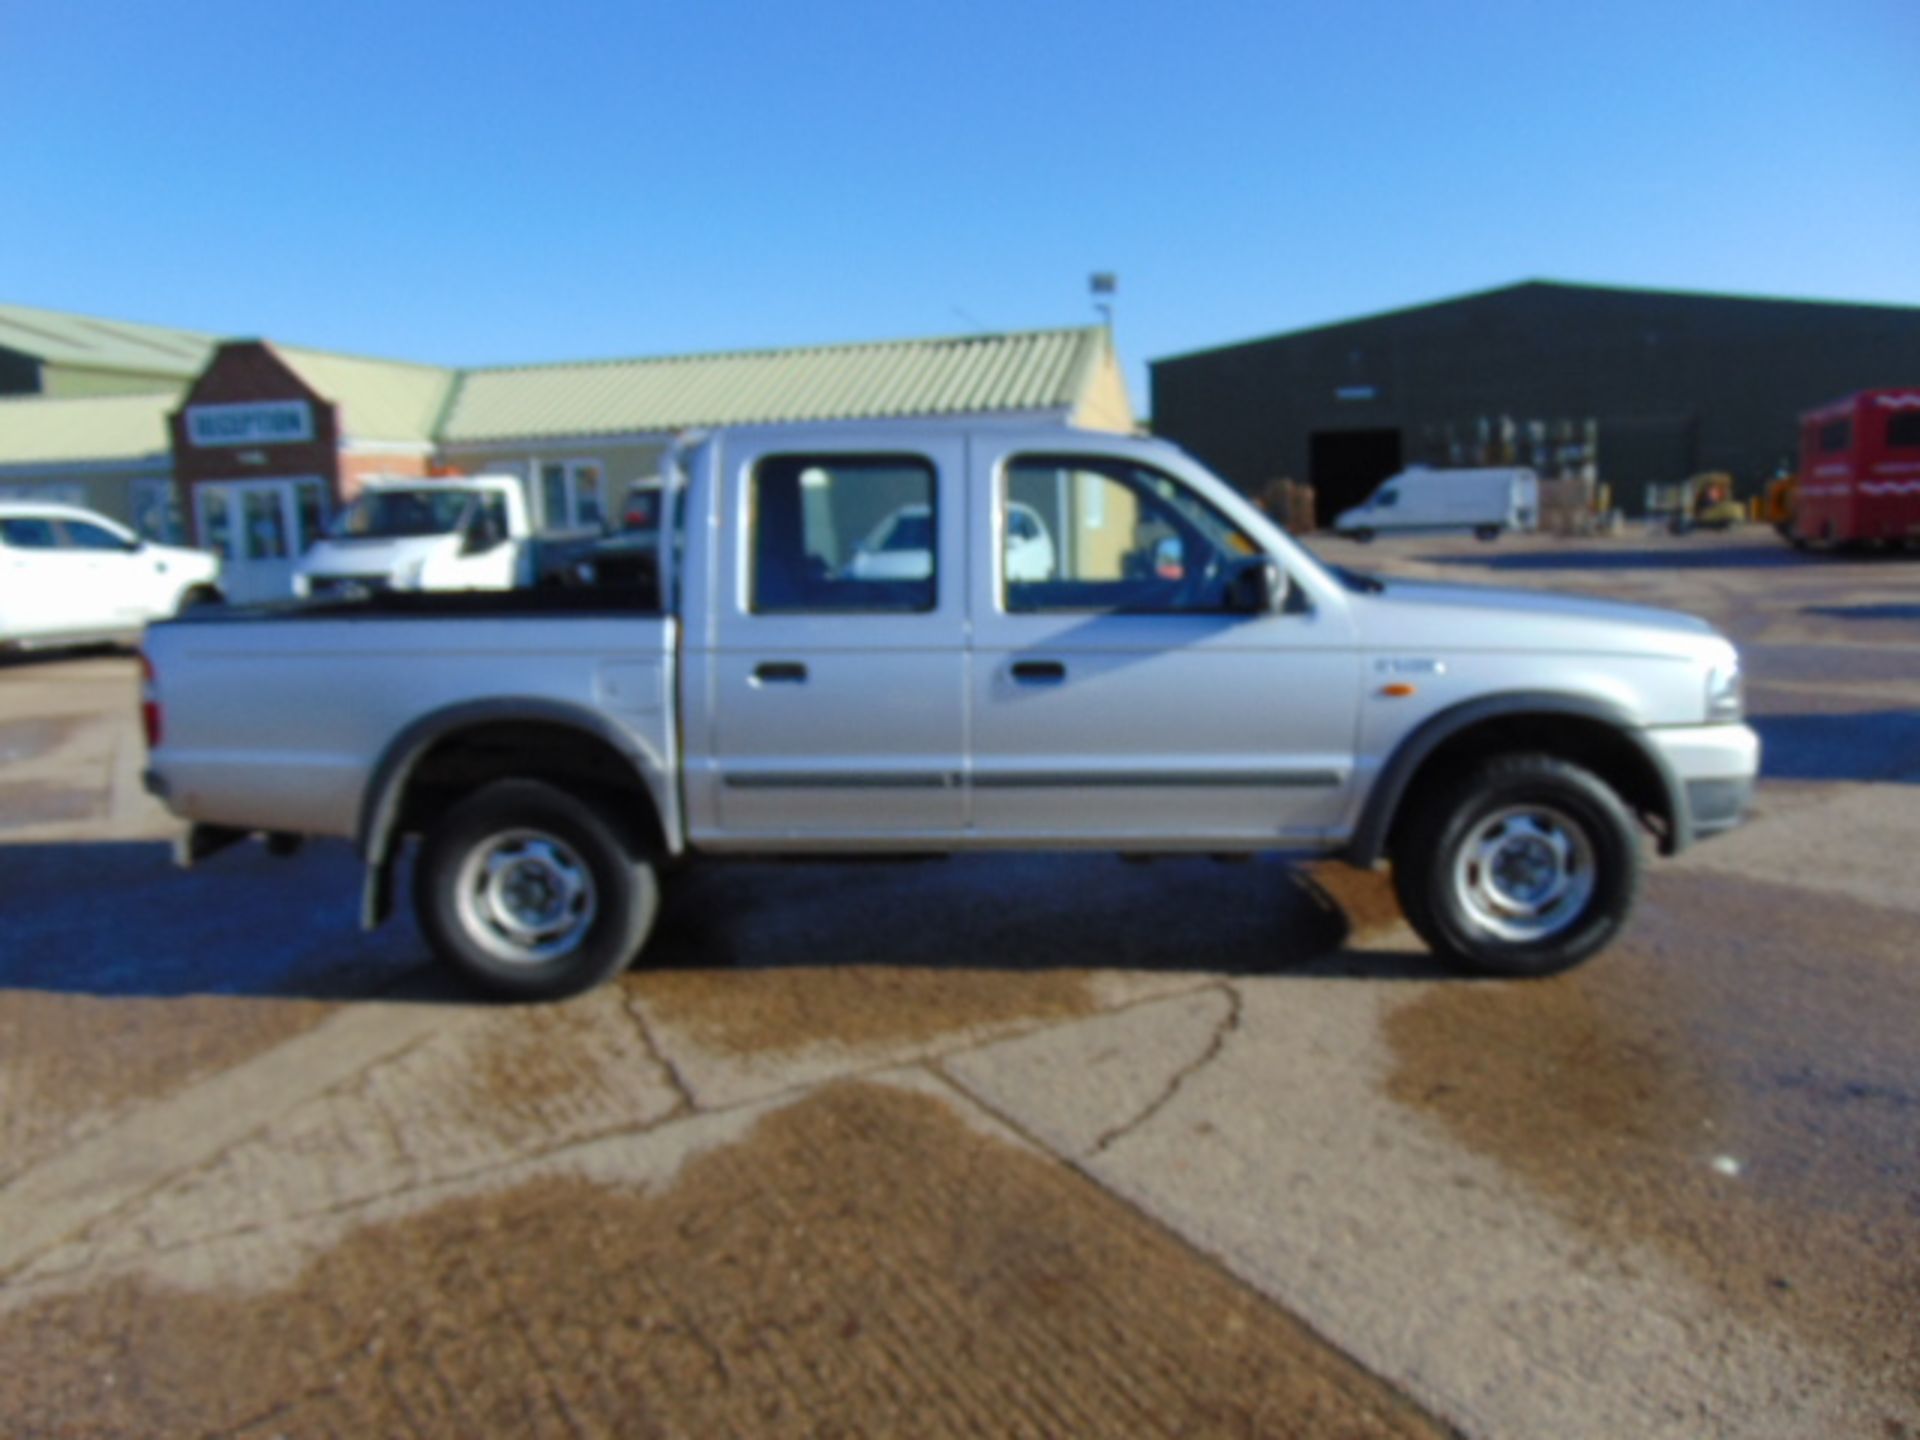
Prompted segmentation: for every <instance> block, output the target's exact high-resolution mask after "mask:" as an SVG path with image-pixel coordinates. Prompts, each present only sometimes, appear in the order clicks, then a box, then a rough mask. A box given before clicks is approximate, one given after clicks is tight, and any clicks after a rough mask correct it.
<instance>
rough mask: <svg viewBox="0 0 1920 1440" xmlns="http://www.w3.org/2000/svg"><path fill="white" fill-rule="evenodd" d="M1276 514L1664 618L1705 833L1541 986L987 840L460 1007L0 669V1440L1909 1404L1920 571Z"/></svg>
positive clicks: (672, 931)
mask: <svg viewBox="0 0 1920 1440" xmlns="http://www.w3.org/2000/svg"><path fill="white" fill-rule="evenodd" d="M1321 548H1322V551H1323V553H1325V554H1326V555H1327V556H1328V558H1330V559H1336V560H1339V561H1341V562H1343V563H1349V564H1355V565H1359V566H1362V567H1363V568H1364V567H1372V568H1377V569H1379V570H1381V571H1382V572H1383V573H1387V574H1389V575H1391V574H1406V575H1422V576H1431V577H1438V578H1453V579H1460V580H1470V581H1476V582H1479V581H1485V582H1491V583H1497V584H1510V585H1523V586H1530V587H1538V588H1550V589H1557V590H1572V591H1579V592H1583V593H1592V594H1600V595H1608V596H1615V597H1618V598H1622V599H1629V600H1635V601H1643V602H1648V603H1654V604H1663V605H1670V606H1675V607H1677V608H1682V609H1687V610H1692V611H1694V612H1696V613H1700V614H1704V615H1706V616H1707V617H1708V618H1710V619H1712V620H1713V621H1714V622H1715V623H1716V624H1718V625H1720V626H1721V627H1722V628H1723V629H1725V630H1726V631H1727V632H1728V633H1729V634H1731V635H1732V636H1733V637H1734V638H1735V639H1736V640H1737V641H1739V642H1740V644H1741V646H1742V648H1743V654H1744V657H1745V660H1746V664H1747V669H1748V677H1749V709H1750V711H1751V712H1752V717H1753V723H1754V724H1755V726H1756V728H1758V729H1759V730H1760V731H1761V732H1762V735H1763V737H1764V739H1765V742H1766V747H1767V748H1766V760H1765V778H1764V780H1763V783H1762V786H1761V790H1760V795H1759V798H1758V802H1757V806H1756V813H1755V815H1754V817H1753V818H1752V820H1751V821H1750V823H1749V824H1748V825H1747V826H1745V827H1744V828H1743V829H1741V830H1740V831H1738V832H1736V833H1734V834H1733V835H1730V836H1727V837H1724V838H1722V839H1719V840H1715V841H1713V842H1711V843H1709V844H1706V845H1703V846H1700V847H1698V848H1697V849H1696V850H1694V851H1692V852H1690V853H1689V854H1688V855H1687V856H1685V857H1682V858H1681V859H1679V860H1677V861H1665V862H1654V863H1653V864H1651V865H1650V868H1649V872H1648V879H1647V883H1646V885H1645V889H1644V894H1643V898H1642V904H1641V907H1640V910H1639V912H1638V914H1637V916H1636V918H1635V920H1634V922H1633V923H1632V925H1631V926H1630V927H1629V929H1628V931H1627V932H1626V934H1625V935H1624V937H1623V938H1622V939H1621V940H1620V942H1619V943H1617V944H1616V945H1615V946H1614V947H1613V948H1612V949H1611V950H1609V951H1608V952H1607V953H1605V954H1604V955H1602V956H1600V957H1599V958H1597V959H1596V960H1594V961H1592V962H1591V963H1589V964H1588V965H1586V966H1584V967H1582V968H1581V969H1579V970H1577V971H1575V972H1573V973H1571V974H1569V975H1566V976H1563V977H1560V978H1558V979H1554V980H1549V981H1540V982H1523V983H1508V982H1493V981H1483V980H1466V979H1459V978H1456V977H1454V976H1453V975H1451V974H1450V973H1449V972H1447V971H1446V970H1444V969H1442V968H1441V967H1439V966H1437V965H1436V964H1435V963H1434V962H1432V961H1431V960H1430V959H1429V958H1428V957H1427V956H1426V955H1425V954H1424V952H1423V951H1422V950H1421V948H1420V947H1419V945H1418V943H1417V942H1416V941H1415V940H1414V938H1413V937H1412V935H1411V933H1410V932H1409V931H1407V930H1406V928H1405V927H1404V925H1403V924H1402V923H1401V922H1400V920H1399V917H1398V913H1397V910H1396V909H1395V907H1394V904H1393V901H1392V898H1391V892H1390V889H1389V888H1388V887H1387V885H1386V883H1385V880H1384V877H1381V876H1371V875H1359V874H1355V873H1353V872H1349V871H1345V870H1343V869H1341V868H1339V867H1335V866H1326V867H1319V866H1316V867H1307V868H1302V869H1290V868H1288V867H1285V866H1282V865H1280V864H1278V863H1277V862H1269V861H1255V862H1252V863H1248V864H1241V865H1220V864H1215V863H1213V862H1210V861H1207V860H1204V859H1197V858H1196V859H1191V860H1189V859H1179V860H1167V861H1158V862H1155V863H1153V864H1151V865H1146V866H1139V865H1130V864H1124V863H1122V862H1120V861H1118V860H1116V859H1114V858H1112V857H1105V856H1069V857H1061V856H1034V857H1020V856H1008V857H981V858H973V859H966V860H958V861H952V862H947V863H942V864H927V865H913V866H899V867H894V866H885V867H882V866H842V865H831V864H812V865H804V866H794V867H789V868H779V867H771V866H756V865H743V866H728V867H723V868H716V869H713V870H710V871H696V872H694V873H693V874H691V875H689V876H687V877H685V879H684V883H682V884H680V885H679V886H678V887H677V889H676V890H675V892H674V893H673V895H672V898H671V902H670V908H669V911H668V913H667V915H666V916H665V917H664V919H663V922H662V928H661V930H660V932H659V934H658V935H657V936H656V939H655V942H654V944H653V945H652V946H650V947H649V950H648V953H647V956H646V963H645V966H644V968H641V969H638V970H636V971H634V972H633V973H632V974H630V975H628V976H627V977H625V978H624V979H623V980H622V981H621V982H620V983H618V984H616V985H613V986H609V987H607V988H605V989H603V990H601V991H599V992H596V993H595V994H592V995H588V996H584V997H581V998H580V999H578V1000H575V1001H571V1002H568V1003H566V1004H563V1005H555V1006H543V1007H512V1006H500V1005H488V1004H479V1003H475V1002H474V1001H473V1000H472V999H471V997H469V996H467V995H465V994H464V993H462V992H461V991H459V990H458V989H457V988H456V987H454V986H452V985H451V984H450V983H448V982H446V981H444V980H442V979H441V977H440V976H439V975H438V973H437V972H436V971H435V970H434V969H433V968H432V967H431V966H430V965H428V964H427V963H426V961H425V953H424V949H423V947H422V945H421V943H420V941H419V938H418V936H417V934H416V933H415V932H414V931H413V929H412V927H411V926H410V924H408V923H407V922H405V921H404V920H403V921H398V922H396V923H395V924H393V925H391V926H389V927H388V928H387V929H385V930H382V931H380V932H377V933H375V934H374V935H371V936H366V935H362V934H361V933H359V931H358V930H357V928H356V925H355V911H356V904H355V901H356V898H357V888H356V887H357V867H356V865H355V862H354V860H353V857H352V855H351V854H350V853H349V852H348V851H347V849H346V848H345V847H344V846H334V845H314V846H311V847H309V848H308V849H307V850H305V851H303V852H302V853H301V854H300V855H299V856H297V857H295V858H293V859H291V860H276V859H271V858H269V857H267V856H266V855H265V854H264V852H262V851H260V850H259V849H258V848H257V847H252V848H249V849H244V850H241V851H237V852H231V853H229V854H227V855H224V856H222V857H220V858H219V859H217V860H216V861H214V862H212V863H210V864H208V865H207V866H205V867H203V868H201V869H199V870H196V871H194V872H192V873H181V872H178V871H176V870H174V869H173V868H172V867H171V865H170V861H169V856H168V850H167V845H166V840H167V837H168V836H169V835H170V834H171V823H170V822H169V820H168V818H167V817H166V816H165V815H164V814H163V813H161V812H160V811H159V810H158V809H157V808H156V807H154V806H153V805H152V803H151V802H150V801H148V800H147V799H146V797H145V796H144V795H143V794H142V793H141V792H140V789H139V785H138V772H139V769H140V765H141V763H142V753H141V746H140V741H139V737H138V733H137V723H136V701H137V693H136V687H137V680H136V677H135V673H134V667H133V665H132V662H131V661H130V660H128V659H127V658H126V657H124V656H117V655H87V656H76V657H59V658H43V659H34V660H29V661H19V662H12V663H6V664H0V905H3V906H4V910H3V912H0V913H4V929H3V930H0V1415H4V1416H5V1417H6V1422H5V1425H4V1427H3V1428H4V1430H5V1433H6V1434H8V1435H9V1436H13V1435H28V1436H33V1435H63V1436H64V1435H102V1436H106V1435H112V1436H120V1435H125V1436H136V1435H156V1434H166V1435H223V1436H225V1435H236V1436H239V1435H246V1436H263V1437H264V1436H269V1435H280V1434H285V1435H314V1434H341V1435H366V1434H395V1435H406V1434H413V1435H472V1434H490V1433H508V1432H511V1433H516V1434H518V1433H528V1434H536V1435H538V1434H555V1435H692V1436H707V1435H728V1434H737V1435H787V1434H792V1435H849V1436H851V1435H890V1434H916V1435H919V1434H925V1435H956V1436H958V1435H996V1436H997V1435H1036V1436H1040V1435H1045V1436H1054V1435H1075V1436H1078V1435H1114V1436H1139V1435H1155V1434H1164V1435H1175V1434H1178V1435H1248V1436H1279V1435H1302V1436H1319V1435H1327V1436H1371V1435H1457V1434H1465V1435H1472V1436H1501V1437H1506V1436H1513V1437H1532V1436H1541V1435H1554V1436H1569V1437H1572V1436H1620V1435H1635V1436H1655V1435H1672V1436H1690V1437H1691V1436H1718V1435H1725V1436H1766V1435H1779V1436H1796V1437H1798V1436H1810V1435H1821V1436H1842V1435H1845V1436H1851V1435H1858V1436H1865V1437H1873V1440H1920V1078H1916V1077H1920V966H1917V965H1916V956H1915V946H1914V941H1913V937H1914V935H1915V931H1916V914H1920V887H1916V886H1915V883H1914V881H1915V878H1916V868H1917V867H1916V863H1915V859H1914V857H1915V855H1916V854H1917V853H1920V790H1916V788H1915V787H1916V785H1917V784H1920V561H1915V560H1907V561H1900V560H1881V559H1863V560H1849V559H1836V558H1831V557H1825V558H1822V557H1807V556H1800V555H1796V554H1794V553H1793V552H1792V551H1790V550H1788V549H1786V548H1785V547H1784V546H1782V545H1779V544H1778V543H1777V542H1776V541H1774V539H1773V538H1772V536H1771V535H1770V534H1767V533H1766V532H1763V531H1760V530H1758V529H1749V530H1743V531H1738V532H1735V533H1734V534H1732V535H1729V536H1692V537H1686V538H1682V539H1675V538H1672V537H1668V536H1664V535H1662V536H1639V535H1632V536H1627V537H1620V538H1614V539H1610V540H1591V541H1578V542H1575V541H1565V540H1555V539H1549V538H1545V537H1541V538H1536V539H1528V540H1523V541H1514V540H1505V541H1502V542H1500V543H1498V544H1495V545H1480V544H1476V543H1475V542H1473V541H1470V540H1468V541H1455V540H1439V541H1435V540H1414V541H1404V540H1403V541H1394V542H1381V543H1377V544H1375V545H1372V546H1368V547H1360V546H1355V545H1351V544H1345V543H1342V542H1339V541H1329V542H1326V543H1325V544H1324V545H1323V546H1322V547H1321Z"/></svg>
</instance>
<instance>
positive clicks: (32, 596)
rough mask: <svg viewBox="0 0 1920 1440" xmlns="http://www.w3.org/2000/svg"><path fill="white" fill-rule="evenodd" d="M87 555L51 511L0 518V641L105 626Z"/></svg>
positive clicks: (67, 633) (86, 630)
mask: <svg viewBox="0 0 1920 1440" xmlns="http://www.w3.org/2000/svg"><path fill="white" fill-rule="evenodd" d="M105 624H106V621H105V610H104V608H103V607H102V606H101V604H100V602H99V597H98V596H97V595H96V594H95V593H94V592H93V589H92V587H91V585H90V576H89V574H88V570H87V562H86V556H84V555H82V554H80V553H79V552H78V551H75V550H73V549H72V548H70V547H69V546H68V545H67V543H66V538H65V536H64V535H62V533H61V531H60V522H59V520H58V519H57V518H56V517H54V516H51V515H35V514H31V513H29V514H18V515H8V516H5V517H4V518H0V639H5V640H33V639H44V638H46V637H49V636H54V635H70V634H84V633H86V632H89V631H95V630H100V629H104V628H105Z"/></svg>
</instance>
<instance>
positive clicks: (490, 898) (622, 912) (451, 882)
mask: <svg viewBox="0 0 1920 1440" xmlns="http://www.w3.org/2000/svg"><path fill="white" fill-rule="evenodd" d="M413 898H414V912H415V914H416V915H417V916H418V918H419V921H420V928H421V930H422V931H423V932H424V933H425V935H426V937H427V940H428V943H430V944H431V945H432V946H433V949H434V953H435V954H436V955H438V956H439V957H440V958H441V959H442V960H443V961H445V962H446V963H448V964H449V965H451V966H452V967H453V968H454V969H456V970H458V971H459V972H460V973H461V974H462V975H464V976H465V977H466V978H468V979H469V980H471V981H474V982H475V983H477V984H479V985H481V986H482V987H484V988H486V989H488V990H491V991H493V992H494V993H495V994H498V995H502V996H505V997H507V998H510V999H519V1000H551V999H558V998H560V997H562V996H566V995H574V994H578V993H579V992H581V991H583V990H590V989H592V988H593V987H594V986H596V985H599V984H601V983H603V982H604V981H607V980H611V979H612V978H613V977H614V976H616V975H618V974H619V973H620V972H621V971H622V970H624V969H626V967H627V966H628V965H629V964H630V963H632V961H633V958H634V956H636V955H637V954H639V952H640V947H641V946H642V945H644V944H645V943H646V939H647V935H648V932H649V931H651V930H652V929H653V922H654V917H655V915H656V914H657V913H658V911H659V908H660V891H659V882H658V880H657V878H656V876H655V874H654V869H653V866H652V865H651V864H649V863H648V862H647V861H646V859H644V858H643V857H640V856H637V855H636V854H635V853H634V852H633V850H632V849H631V848H630V847H629V846H628V845H627V844H626V843H624V842H623V840H622V839H621V837H620V835H619V834H618V833H617V832H616V830H615V829H614V827H613V826H611V825H610V824H608V823H607V821H606V820H605V819H603V818H602V817H601V816H600V815H599V814H598V813H597V812H596V811H595V810H594V809H593V808H592V807H591V806H589V805H587V804H585V803H584V802H583V801H581V800H579V799H577V798H575V797H574V796H572V795H570V794H568V793H567V792H566V791H564V790H559V789H556V788H555V787H553V786H551V785H546V784H542V783H540V782H538V781H532V780H501V781H496V782H495V783H493V784H491V785H488V786H486V787H485V788H483V789H481V790H478V791H475V792H474V793H473V794H472V795H471V796H469V797H468V798H467V799H465V800H463V801H461V802H460V803H459V804H458V805H456V806H454V807H453V808H452V809H451V810H449V811H447V813H446V814H445V815H443V816H442V817H441V818H440V819H439V821H437V822H436V823H435V824H434V825H433V826H432V828H431V829H430V830H429V831H428V832H427V836H426V841H425V843H424V844H423V845H422V847H421V850H420V858H419V862H418V864H417V866H416V867H415V871H414V881H413Z"/></svg>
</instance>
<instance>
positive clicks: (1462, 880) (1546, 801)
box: [1393, 755, 1640, 976]
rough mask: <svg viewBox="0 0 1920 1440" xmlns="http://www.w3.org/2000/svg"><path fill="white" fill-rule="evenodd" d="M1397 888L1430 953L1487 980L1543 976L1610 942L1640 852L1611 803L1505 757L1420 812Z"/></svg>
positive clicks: (1601, 794)
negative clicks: (1480, 973)
mask: <svg viewBox="0 0 1920 1440" xmlns="http://www.w3.org/2000/svg"><path fill="white" fill-rule="evenodd" d="M1419 807H1420V808H1419V809H1418V810H1416V811H1415V812H1414V813H1413V814H1412V815H1411V816H1409V817H1408V820H1407V823H1406V825H1405V827H1404V829H1403V830H1402V832H1401V835H1400V838H1399V840H1398V842H1397V843H1396V845H1395V846H1394V854H1393V878H1394V888H1395V890H1396V891H1398V893H1399V896H1400V905H1401V909H1402V910H1404V911H1405V912H1406V916H1407V920H1408V923H1410V924H1411V925H1412V926H1413V928H1414V929H1415V930H1416V931H1417V932H1418V933H1419V935H1420V937H1421V939H1423V940H1425V941H1426V942H1427V944H1428V945H1430V946H1431V947H1432V948H1433V950H1434V951H1435V953H1436V954H1439V955H1442V956H1445V957H1447V958H1448V959H1451V960H1454V961H1456V962H1458V963H1461V964H1463V965H1466V966H1468V967H1469V968H1471V969H1475V970H1480V971H1484V972H1486V973H1489V974H1495V975H1510V976H1529V975H1552V974H1556V973H1558V972H1559V971H1562V970H1567V969H1570V968H1571V967H1573V966H1575V965H1577V964H1579V963H1580V962H1581V961H1582V960H1585V959H1586V958H1587V957H1588V956H1590V955H1592V954H1594V953H1595V952H1596V951H1598V950H1600V949H1602V948H1603V947H1605V946H1606V944H1607V943H1608V942H1609V941H1611V940H1612V939H1613V937H1614V936H1615V934H1617V933H1618V932H1619V930H1620V927H1621V926H1622V925H1623V924H1624V923H1625V922H1626V919H1627V916H1628V914H1629V912H1631V910H1632V909H1633V900H1634V894H1635V891H1636V890H1637V889H1638V886H1639V878H1640V846H1639V841H1638V837H1637V835H1636V833H1635V831H1634V826H1633V821H1632V818H1631V817H1630V816H1629V815H1628V814H1627V812H1626V809H1625V807H1624V806H1622V805H1621V803H1620V800H1619V797H1618V796H1616V795H1615V794H1614V793H1613V791H1612V790H1611V789H1610V788H1609V787H1608V786H1607V785H1606V783H1605V782H1604V781H1602V780H1601V779H1600V778H1599V777H1598V776H1596V775H1594V774H1593V773H1592V772H1590V771H1587V770H1583V769H1581V768H1580V767H1579V766H1577V765H1571V764H1568V763H1567V762H1566V761H1564V760H1558V759H1555V758H1553V757H1552V756H1549V755H1509V756H1503V757H1501V758H1499V759H1496V760H1492V761H1489V762H1488V763H1486V764H1485V765H1482V766H1481V767H1479V768H1478V769H1476V770H1474V771H1473V772H1472V773H1470V774H1469V775H1467V776H1466V777H1464V778H1463V779H1461V780H1460V781H1457V782H1455V783H1454V784H1452V785H1450V786H1447V787H1445V788H1443V789H1441V790H1438V791H1436V792H1434V793H1433V794H1431V795H1430V796H1429V797H1427V798H1426V799H1424V800H1422V801H1420V802H1419Z"/></svg>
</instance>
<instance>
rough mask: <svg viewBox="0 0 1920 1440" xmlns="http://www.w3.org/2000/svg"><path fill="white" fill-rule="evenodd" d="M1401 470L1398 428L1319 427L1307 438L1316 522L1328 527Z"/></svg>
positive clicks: (1317, 525) (1308, 475) (1320, 526)
mask: <svg viewBox="0 0 1920 1440" xmlns="http://www.w3.org/2000/svg"><path fill="white" fill-rule="evenodd" d="M1399 473H1400V432H1399V431H1398V430H1316V431H1314V432H1313V434H1311V435H1310V436H1308V437H1307V479H1308V481H1309V482H1310V483H1311V484H1312V485H1313V524H1314V528H1315V529H1316V530H1325V529H1326V528H1327V527H1328V526H1330V525H1332V524H1333V521H1334V517H1335V516H1336V515H1338V514H1339V513H1340V512H1341V511H1342V510H1351V509H1352V508H1353V507H1354V506H1355V505H1358V504H1359V503H1360V502H1361V501H1362V500H1364V499H1366V498H1367V496H1369V495H1371V494H1372V493H1373V491H1374V487H1375V486H1377V485H1378V484H1379V483H1380V482H1381V481H1382V480H1384V479H1386V478H1387V477H1388V476H1389V475H1397V474H1399Z"/></svg>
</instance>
